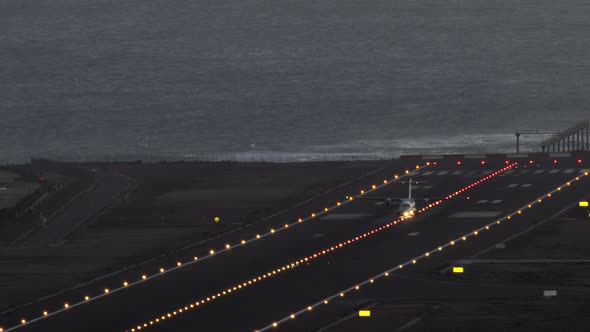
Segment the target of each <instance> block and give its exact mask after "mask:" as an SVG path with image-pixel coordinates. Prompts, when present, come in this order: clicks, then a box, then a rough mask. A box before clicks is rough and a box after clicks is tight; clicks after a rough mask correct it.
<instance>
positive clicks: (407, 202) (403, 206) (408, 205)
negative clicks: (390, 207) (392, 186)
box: [397, 199, 416, 217]
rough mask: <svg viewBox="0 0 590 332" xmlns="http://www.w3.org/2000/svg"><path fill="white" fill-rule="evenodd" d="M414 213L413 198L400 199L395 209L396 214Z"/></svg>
mask: <svg viewBox="0 0 590 332" xmlns="http://www.w3.org/2000/svg"><path fill="white" fill-rule="evenodd" d="M414 213H416V201H415V200H413V199H402V200H401V202H400V205H399V208H398V209H397V214H398V215H400V216H404V217H410V216H413V215H414Z"/></svg>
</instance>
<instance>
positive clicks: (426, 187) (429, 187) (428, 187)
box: [423, 186, 432, 189]
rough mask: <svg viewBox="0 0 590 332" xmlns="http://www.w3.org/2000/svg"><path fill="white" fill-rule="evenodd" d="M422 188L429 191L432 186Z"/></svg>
mask: <svg viewBox="0 0 590 332" xmlns="http://www.w3.org/2000/svg"><path fill="white" fill-rule="evenodd" d="M423 188H424V189H430V188H432V186H424V187H423Z"/></svg>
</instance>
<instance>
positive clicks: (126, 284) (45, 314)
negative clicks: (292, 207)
mask: <svg viewBox="0 0 590 332" xmlns="http://www.w3.org/2000/svg"><path fill="white" fill-rule="evenodd" d="M430 165H431V163H430V162H427V163H426V164H424V165H422V166H420V165H416V167H415V170H418V169H421V168H424V167H427V166H430ZM415 170H414V171H415ZM414 171H410V170H409V169H406V170H405V171H404V174H403V175H401V176H400V175H397V174H395V175H394V176H393V180H387V179H385V180H383V183H381V184H379V185H376V184H373V185H371V188H370V189H367V190H361V191H360V195H357V196H352V195H351V196H347V199H346V200H344V201H342V202H340V201H339V202H336V204H334V205H332V206H331V207H326V208H324V209H323V210H322V211H319V212H317V213H316V212H314V213H312V214H311V215H310V216H308V217H306V218H298V219H297V221H295V222H292V223H290V224H285V225H284V226H283V227H280V228H277V229H274V228H271V229H270V230H269V231H268V232H267V233H264V234H256V236H255V237H253V238H251V239H249V240H241V241H240V242H238V243H236V244H234V245H230V244H229V243H228V244H226V245H225V246H224V248H223V249H220V250H214V249H211V250H209V253H208V255H206V256H204V257H198V256H194V257H193V260H192V261H189V262H186V263H183V262H176V265H175V266H173V267H171V268H164V267H161V268H160V270H159V273H157V274H153V275H150V276H148V275H147V274H142V275H141V278H140V279H138V280H137V281H134V282H128V281H123V282H122V284H121V286H119V287H118V288H113V289H111V288H104V289H103V292H102V293H101V294H98V295H95V296H92V297H91V296H89V295H86V296H84V299H83V300H82V301H79V302H77V303H68V302H66V303H64V305H63V307H62V308H60V309H57V310H54V311H52V312H49V311H47V310H45V311H43V312H42V313H41V316H38V317H36V318H33V319H30V320H27V319H25V318H22V319H21V321H20V324H19V325H15V326H13V327H11V328H8V329H6V330H5V329H3V328H2V327H0V332H9V331H12V330H16V329H18V328H20V327H23V326H26V325H28V324H32V323H34V322H36V321H39V320H42V319H45V318H48V317H50V316H53V315H57V314H59V313H63V312H65V311H68V310H69V309H72V308H74V307H77V306H80V305H83V304H86V303H89V302H91V301H94V300H97V299H99V298H102V297H105V296H108V295H110V294H113V293H116V292H118V291H121V290H124V289H126V288H129V287H131V286H135V285H137V284H140V283H143V282H145V281H147V280H150V279H153V278H157V277H159V276H162V275H163V274H165V273H169V272H172V271H175V270H178V269H180V268H183V267H186V266H188V265H191V264H195V263H197V262H201V261H203V260H206V259H209V258H211V257H214V256H216V255H219V254H221V253H224V252H227V251H230V250H231V249H235V248H238V247H242V246H245V245H246V244H248V243H250V242H254V241H257V240H260V239H262V238H265V237H267V236H270V235H274V234H277V233H279V232H281V231H284V230H286V229H288V228H290V227H292V226H294V225H297V224H301V223H303V222H306V221H308V220H312V219H315V218H316V217H318V216H320V215H322V214H325V213H328V212H330V211H332V210H334V209H336V208H338V207H340V206H343V205H345V204H347V203H350V202H351V201H353V200H354V198H355V197H357V198H358V197H362V196H363V195H366V194H368V193H371V192H373V191H376V190H378V189H381V188H382V187H384V186H387V185H388V184H391V183H393V182H395V180H398V179H401V178H404V177H406V176H411V175H412V173H413V172H414Z"/></svg>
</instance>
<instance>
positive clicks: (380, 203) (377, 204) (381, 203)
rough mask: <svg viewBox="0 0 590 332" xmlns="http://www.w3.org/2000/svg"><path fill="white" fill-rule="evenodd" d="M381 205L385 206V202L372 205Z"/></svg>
mask: <svg viewBox="0 0 590 332" xmlns="http://www.w3.org/2000/svg"><path fill="white" fill-rule="evenodd" d="M383 204H385V202H377V203H375V204H373V205H383Z"/></svg>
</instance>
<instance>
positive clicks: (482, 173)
mask: <svg viewBox="0 0 590 332" xmlns="http://www.w3.org/2000/svg"><path fill="white" fill-rule="evenodd" d="M490 173H492V171H491V170H487V171H483V172H481V175H488V174H490Z"/></svg>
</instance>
